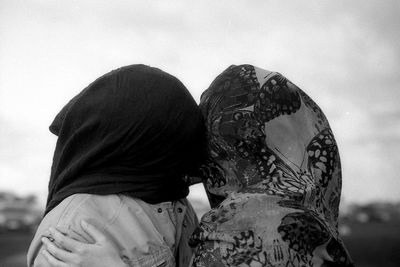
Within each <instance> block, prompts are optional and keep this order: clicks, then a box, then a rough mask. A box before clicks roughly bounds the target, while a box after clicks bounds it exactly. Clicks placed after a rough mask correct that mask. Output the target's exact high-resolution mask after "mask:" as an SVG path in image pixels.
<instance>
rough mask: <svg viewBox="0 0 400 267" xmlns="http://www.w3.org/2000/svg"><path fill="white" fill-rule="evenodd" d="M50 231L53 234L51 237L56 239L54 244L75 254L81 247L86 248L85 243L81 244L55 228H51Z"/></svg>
mask: <svg viewBox="0 0 400 267" xmlns="http://www.w3.org/2000/svg"><path fill="white" fill-rule="evenodd" d="M49 231H50V233H51V237H52V238H53V239H54V242H55V243H56V244H58V245H59V246H60V247H62V248H64V249H66V250H69V251H73V252H74V251H77V250H78V249H79V248H80V247H82V246H84V243H80V242H78V241H76V240H74V239H72V238H70V237H69V236H66V235H64V234H63V233H61V232H60V231H58V230H57V229H55V228H53V227H50V228H49Z"/></svg>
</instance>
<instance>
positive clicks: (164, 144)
mask: <svg viewBox="0 0 400 267" xmlns="http://www.w3.org/2000/svg"><path fill="white" fill-rule="evenodd" d="M203 127H204V126H203V121H202V116H201V113H200V111H199V109H198V106H197V104H196V102H195V101H194V99H193V98H192V96H191V95H190V93H189V92H188V90H187V89H186V88H185V86H184V85H183V84H182V83H181V82H180V81H179V80H178V79H177V78H175V77H174V76H171V75H169V74H167V73H165V72H163V71H161V70H159V69H157V68H152V67H148V66H145V65H131V66H126V67H122V68H120V69H117V70H114V71H111V72H110V73H107V74H105V75H104V76H102V77H100V78H98V79H97V80H96V81H94V82H93V83H92V84H90V85H89V86H88V87H87V88H85V89H84V90H83V91H82V92H81V93H79V94H78V95H77V96H75V97H74V98H73V99H72V100H71V101H70V102H69V103H68V104H67V105H66V106H65V107H64V108H63V109H62V110H61V111H60V113H59V114H58V115H57V116H56V118H55V119H54V121H53V123H52V124H51V126H50V131H51V132H52V133H54V134H55V135H57V136H58V141H57V145H56V149H55V152H54V158H53V165H52V169H51V176H50V183H49V195H48V200H47V207H46V213H47V212H49V211H50V210H51V209H52V208H54V207H55V206H56V205H57V204H59V203H60V202H61V201H62V200H63V199H65V198H66V197H68V196H70V195H72V194H76V193H89V194H99V195H106V194H117V193H125V194H129V195H131V196H133V197H137V198H140V199H142V200H144V201H146V202H148V203H160V202H164V201H173V200H176V199H179V198H182V197H185V196H187V194H188V185H187V184H186V183H185V181H184V179H183V177H184V176H185V175H190V174H191V172H192V171H194V170H196V169H197V167H198V163H199V162H200V160H201V158H202V155H203V152H202V151H203V149H204V135H205V134H204V129H203Z"/></svg>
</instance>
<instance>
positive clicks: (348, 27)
mask: <svg viewBox="0 0 400 267" xmlns="http://www.w3.org/2000/svg"><path fill="white" fill-rule="evenodd" d="M399 29H400V2H399V1H397V0H392V1H391V0H385V1H381V0H377V1H371V0H352V1H340V0H339V1H338V0H336V1H323V0H318V1H317V0H300V1H282V0H280V1H270V0H258V1H257V0H252V1H245V0H243V1H235V0H230V1H226V0H223V1H190V0H182V1H168V0H163V1H161V0H159V1H133V0H129V1H128V0H127V1H122V0H115V1H106V0H87V1H85V0H81V1H72V0H71V1H67V0H63V1H61V0H60V1H49V0H48V1H44V0H2V1H0V191H13V192H16V193H18V194H37V195H38V196H39V198H40V199H42V200H44V199H45V198H46V194H47V183H48V179H49V174H50V167H51V161H52V156H53V151H54V148H55V143H56V137H55V136H53V135H52V134H51V133H50V132H49V131H48V126H49V125H50V123H51V122H52V120H53V118H54V116H55V115H56V114H57V113H58V111H59V110H60V109H61V108H62V107H63V105H64V104H66V103H67V102H68V100H69V99H71V98H72V97H73V96H74V95H76V94H77V93H79V92H80V91H81V90H82V89H83V88H84V87H86V86H87V85H88V84H89V83H91V82H92V81H93V80H95V79H96V78H97V77H99V76H101V75H102V74H104V73H106V72H109V71H110V70H112V69H116V68H118V67H121V66H124V65H129V64H135V63H143V64H147V65H151V66H154V67H159V68H161V69H163V70H164V71H166V72H169V73H171V74H173V75H174V76H176V77H178V78H179V79H180V80H181V81H182V82H183V83H184V84H185V85H186V86H187V87H188V89H189V90H190V92H191V93H192V94H193V96H194V98H195V99H196V101H199V98H200V95H201V93H202V92H203V91H204V90H205V89H206V88H207V87H208V86H209V84H210V83H211V82H212V80H213V79H214V78H215V77H216V76H217V75H218V74H219V73H221V72H222V71H223V70H224V69H225V68H227V67H228V66H229V65H231V64H244V63H248V64H253V65H255V66H258V67H261V68H264V69H268V70H271V71H278V72H280V73H282V74H283V75H284V76H286V77H287V78H289V79H290V80H291V81H292V82H293V83H295V84H296V85H297V86H299V87H300V88H302V89H303V90H304V91H305V92H306V93H307V94H308V95H310V96H311V97H312V98H313V99H314V100H315V101H316V102H317V103H318V104H319V106H320V107H321V108H322V110H323V111H324V112H325V114H326V116H327V117H328V119H329V121H330V124H331V127H332V129H333V132H334V134H335V136H336V139H337V142H338V145H339V150H340V154H341V160H342V168H343V190H342V196H343V198H342V202H345V203H353V202H356V203H366V202H369V201H400V194H399V193H398V191H399V189H400V179H399V173H400V153H398V151H400V105H399V104H398V101H399V99H400V34H399ZM191 194H192V195H193V196H195V197H196V196H198V197H201V196H203V195H202V192H201V186H197V187H195V188H194V189H193V190H192V193H191Z"/></svg>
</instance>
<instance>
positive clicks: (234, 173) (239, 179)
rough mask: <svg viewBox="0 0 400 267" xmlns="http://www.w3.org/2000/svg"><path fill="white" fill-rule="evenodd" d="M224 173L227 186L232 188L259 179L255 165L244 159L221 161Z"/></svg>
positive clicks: (246, 184)
mask: <svg viewBox="0 0 400 267" xmlns="http://www.w3.org/2000/svg"><path fill="white" fill-rule="evenodd" d="M221 166H223V168H224V170H225V173H226V176H227V177H226V180H227V186H228V187H229V188H230V189H231V190H233V189H234V188H235V189H236V190H237V189H240V188H243V187H247V186H249V185H252V184H255V183H257V182H259V181H261V177H260V176H259V174H258V172H257V169H256V166H255V165H253V164H251V163H250V161H248V160H245V159H237V160H234V161H233V160H232V161H229V162H221Z"/></svg>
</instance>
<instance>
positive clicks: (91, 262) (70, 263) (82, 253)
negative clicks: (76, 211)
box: [42, 221, 128, 267]
mask: <svg viewBox="0 0 400 267" xmlns="http://www.w3.org/2000/svg"><path fill="white" fill-rule="evenodd" d="M81 226H82V229H83V230H84V231H85V232H86V233H87V234H88V235H89V236H91V237H92V238H93V240H94V241H95V243H94V244H86V243H82V242H79V241H77V240H74V239H72V238H70V237H68V236H66V235H64V234H63V233H61V232H60V231H59V230H57V229H54V228H50V229H49V231H50V235H51V238H52V239H49V238H48V237H43V238H42V242H43V244H44V248H45V249H44V250H42V253H43V256H44V257H45V258H46V260H47V261H48V262H49V264H50V266H52V267H83V266H85V267H91V266H93V267H102V266H104V267H109V266H121V267H122V266H124V267H127V266H128V265H127V264H125V263H124V262H123V261H122V259H121V257H120V254H119V252H118V249H117V248H116V247H115V246H114V244H113V243H112V242H111V241H110V240H108V239H107V237H106V236H105V235H104V234H103V233H102V232H100V231H99V230H98V229H97V228H95V227H94V226H93V225H91V224H89V223H87V222H85V221H82V222H81ZM51 240H52V241H53V242H52V241H51ZM56 244H57V245H56Z"/></svg>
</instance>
